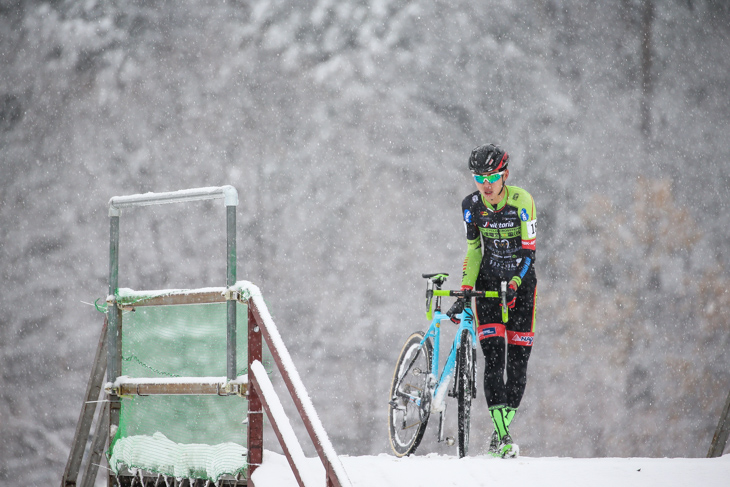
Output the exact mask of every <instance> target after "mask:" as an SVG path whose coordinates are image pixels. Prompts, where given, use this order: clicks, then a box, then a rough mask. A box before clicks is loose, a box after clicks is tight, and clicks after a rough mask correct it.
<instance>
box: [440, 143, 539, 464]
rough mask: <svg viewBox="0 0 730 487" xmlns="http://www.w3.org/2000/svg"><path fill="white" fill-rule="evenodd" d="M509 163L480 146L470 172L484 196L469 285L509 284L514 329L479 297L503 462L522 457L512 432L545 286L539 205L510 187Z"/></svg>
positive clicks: (468, 220)
mask: <svg viewBox="0 0 730 487" xmlns="http://www.w3.org/2000/svg"><path fill="white" fill-rule="evenodd" d="M508 162H509V155H508V154H507V152H505V151H504V150H502V149H501V148H499V147H498V146H496V145H494V144H486V145H482V146H479V147H477V148H475V149H474V150H473V151H472V153H471V156H470V157H469V170H470V171H471V173H472V175H473V177H474V180H475V183H476V187H477V191H475V192H474V193H472V194H470V195H469V196H467V197H466V198H464V201H463V202H462V214H463V218H464V225H465V227H466V239H467V252H466V258H465V259H464V268H463V277H462V281H461V288H462V289H476V290H496V289H499V288H500V283H501V282H502V281H508V282H509V284H508V288H507V301H508V307H509V308H510V314H509V322H508V323H507V324H506V326H505V325H504V324H502V320H501V306H502V305H501V303H498V302H497V300H495V299H493V298H491V299H490V298H477V299H476V307H475V308H476V319H477V323H478V328H477V336H478V338H479V343H480V345H481V348H482V351H483V353H484V358H485V362H486V365H485V371H484V394H485V396H486V399H487V406H488V407H489V413H490V415H491V417H492V422H493V423H494V432H493V433H492V438H491V441H490V446H489V452H490V453H491V454H492V455H495V456H502V457H513V456H516V455H517V454H518V452H519V448H518V447H517V445H516V444H514V443H513V441H512V437H511V435H510V431H509V427H510V423H511V422H512V420H513V419H514V416H515V413H516V412H517V408H518V407H519V405H520V401H521V400H522V395H523V394H524V392H525V384H526V379H527V361H528V360H529V358H530V351H531V350H532V342H533V337H534V327H535V297H536V289H537V278H536V275H535V241H536V231H535V224H536V213H535V203H534V201H533V199H532V196H530V194H529V193H528V192H527V191H525V190H524V189H522V188H518V187H516V186H507V178H508V177H509V169H508V168H507V165H508ZM462 309H463V303H460V302H458V301H457V303H455V304H454V307H452V310H453V311H452V310H450V311H449V315H450V316H451V315H453V314H454V313H455V312H460V311H461V310H462ZM505 354H506V367H507V377H506V381H505V379H504V368H505Z"/></svg>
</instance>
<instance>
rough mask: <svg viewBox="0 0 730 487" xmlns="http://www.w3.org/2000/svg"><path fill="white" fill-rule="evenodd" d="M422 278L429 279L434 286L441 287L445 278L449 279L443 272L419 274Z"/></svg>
mask: <svg viewBox="0 0 730 487" xmlns="http://www.w3.org/2000/svg"><path fill="white" fill-rule="evenodd" d="M421 276H422V277H424V278H425V279H430V280H432V281H433V282H434V284H437V285H439V286H440V285H442V284H443V283H445V282H446V278H447V277H449V275H448V274H446V273H445V272H437V273H435V274H421Z"/></svg>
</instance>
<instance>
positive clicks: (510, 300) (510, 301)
mask: <svg viewBox="0 0 730 487" xmlns="http://www.w3.org/2000/svg"><path fill="white" fill-rule="evenodd" d="M515 304H517V283H516V282H515V281H510V282H509V284H508V285H507V307H508V308H509V309H512V308H514V307H515Z"/></svg>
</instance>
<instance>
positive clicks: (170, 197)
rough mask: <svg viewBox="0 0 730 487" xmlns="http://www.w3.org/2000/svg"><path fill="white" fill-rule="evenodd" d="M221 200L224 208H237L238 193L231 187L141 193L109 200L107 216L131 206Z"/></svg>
mask: <svg viewBox="0 0 730 487" xmlns="http://www.w3.org/2000/svg"><path fill="white" fill-rule="evenodd" d="M219 198H223V199H224V200H225V205H226V206H238V191H237V190H236V188H234V187H233V186H231V185H226V186H210V187H205V188H193V189H182V190H179V191H170V192H166V193H152V192H149V193H142V194H134V195H129V196H113V197H112V198H111V199H110V200H109V216H119V215H120V214H121V209H122V208H129V207H133V206H149V205H162V204H167V203H181V202H184V201H202V200H213V199H219Z"/></svg>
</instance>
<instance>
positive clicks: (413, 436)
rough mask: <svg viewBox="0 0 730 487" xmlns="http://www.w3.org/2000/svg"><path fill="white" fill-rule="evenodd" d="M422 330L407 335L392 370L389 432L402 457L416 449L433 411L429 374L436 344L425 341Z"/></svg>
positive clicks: (397, 452) (391, 440) (393, 447)
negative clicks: (421, 344) (422, 341)
mask: <svg viewBox="0 0 730 487" xmlns="http://www.w3.org/2000/svg"><path fill="white" fill-rule="evenodd" d="M423 337H424V334H423V332H420V331H419V332H416V333H414V334H412V335H411V336H410V337H408V340H406V343H405V344H404V345H403V348H402V349H401V352H400V356H399V357H398V362H397V364H396V366H395V371H394V372H393V382H392V383H391V386H390V403H389V407H388V433H389V436H390V446H391V448H392V449H393V452H395V456H397V457H403V456H406V455H410V454H411V453H414V452H415V451H416V448H418V445H419V444H420V443H421V439H422V438H423V433H424V432H425V431H426V424H427V423H428V416H429V414H430V413H431V396H430V393H429V390H428V380H429V379H428V378H429V375H430V374H431V357H432V356H433V344H432V343H431V340H427V341H426V342H424V344H423V347H420V343H421V340H423Z"/></svg>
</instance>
